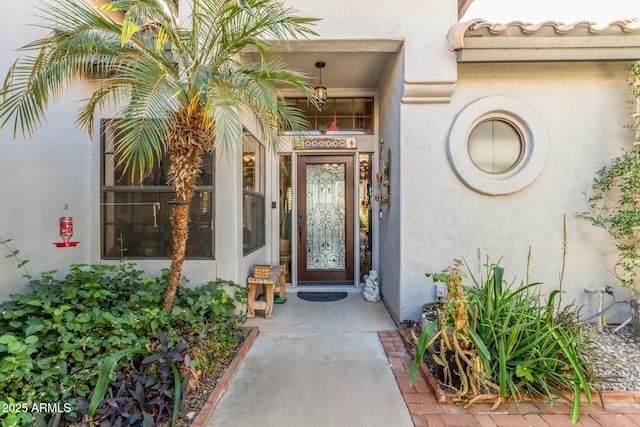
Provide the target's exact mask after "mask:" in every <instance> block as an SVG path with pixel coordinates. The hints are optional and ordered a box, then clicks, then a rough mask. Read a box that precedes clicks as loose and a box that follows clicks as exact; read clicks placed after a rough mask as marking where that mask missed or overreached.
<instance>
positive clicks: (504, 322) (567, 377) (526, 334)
mask: <svg viewBox="0 0 640 427" xmlns="http://www.w3.org/2000/svg"><path fill="white" fill-rule="evenodd" d="M503 274H504V269H503V268H502V267H499V266H497V265H488V266H487V273H486V278H485V279H477V278H475V277H473V276H472V278H473V280H474V286H470V287H467V289H466V294H467V297H468V299H469V307H470V311H469V316H470V317H472V318H473V319H474V320H473V323H474V324H475V332H476V334H477V335H478V336H479V337H480V338H481V340H482V342H483V343H484V345H485V347H486V348H487V350H488V352H489V354H490V357H489V358H488V359H487V360H484V361H483V362H484V365H485V368H486V369H487V373H488V375H489V376H490V377H491V378H493V379H495V381H496V383H497V384H498V386H499V394H500V396H511V397H512V398H513V399H515V400H516V401H517V400H518V398H519V397H520V395H521V394H522V393H526V394H529V395H543V396H546V397H547V398H548V399H549V402H550V403H552V402H553V399H554V398H555V397H560V398H565V397H564V394H563V393H562V392H563V391H564V392H566V391H569V392H571V393H573V395H574V396H573V399H572V401H573V405H574V406H573V412H572V414H571V420H572V422H575V421H576V420H577V418H578V414H579V409H580V394H581V392H584V394H585V396H586V397H587V400H588V402H589V403H591V393H590V387H591V385H592V384H591V382H590V371H591V369H590V367H591V364H590V359H589V352H590V348H591V345H590V343H591V336H590V335H589V334H587V333H586V332H585V331H584V330H583V328H582V325H581V324H579V323H578V312H577V311H575V310H573V307H572V306H568V307H566V308H565V309H564V310H562V311H560V312H559V313H556V306H555V304H554V299H555V297H556V296H557V295H558V291H553V292H552V293H551V295H550V296H549V299H548V301H547V303H544V301H543V298H542V297H541V295H540V294H539V292H538V291H536V287H537V286H538V285H539V284H538V283H522V284H521V285H520V286H519V287H513V286H512V285H510V284H507V283H506V282H505V281H504V280H503V279H502V277H503Z"/></svg>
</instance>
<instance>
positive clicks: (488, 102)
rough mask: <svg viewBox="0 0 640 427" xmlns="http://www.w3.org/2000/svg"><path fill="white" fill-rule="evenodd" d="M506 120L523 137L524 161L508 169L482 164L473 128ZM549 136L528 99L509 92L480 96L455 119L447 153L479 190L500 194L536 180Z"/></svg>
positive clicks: (461, 175) (463, 176)
mask: <svg viewBox="0 0 640 427" xmlns="http://www.w3.org/2000/svg"><path fill="white" fill-rule="evenodd" d="M495 119H498V120H503V121H506V122H508V123H509V124H511V125H512V126H513V127H514V128H515V129H516V130H517V131H518V132H519V133H520V135H521V137H522V144H523V148H522V155H521V159H520V161H519V162H518V163H517V164H516V165H514V167H512V168H511V169H509V170H508V171H505V172H504V173H499V174H496V173H489V172H485V171H483V170H482V169H480V168H478V167H477V166H476V165H475V164H474V163H473V161H472V160H471V157H470V155H469V150H468V140H469V135H470V134H471V131H472V130H473V129H475V127H476V126H477V125H478V124H480V123H482V122H484V121H487V120H495ZM548 146H549V137H548V134H547V130H546V126H545V124H544V121H543V120H542V118H541V117H540V115H539V114H538V113H537V112H536V111H535V110H534V109H533V108H531V107H530V106H529V105H527V104H526V103H525V102H523V101H521V100H519V99H516V98H512V97H508V96H490V97H486V98H480V99H478V100H476V101H474V102H472V103H471V104H469V105H467V106H465V107H464V108H463V109H462V110H461V111H460V112H459V113H458V115H457V116H456V118H455V119H454V121H453V123H452V125H451V128H450V130H449V135H448V137H447V155H448V158H449V163H450V164H451V167H452V169H453V170H454V172H455V173H456V175H457V176H458V178H459V179H460V180H461V181H462V182H463V183H464V184H465V185H466V186H467V187H469V188H471V189H472V190H474V191H477V192H478V193H482V194H487V195H492V196H498V195H506V194H511V193H515V192H517V191H520V190H522V189H524V188H525V187H527V186H529V185H530V184H532V183H533V182H534V181H535V180H536V179H537V178H538V176H540V174H541V173H542V170H543V169H544V166H545V164H546V160H547V154H548Z"/></svg>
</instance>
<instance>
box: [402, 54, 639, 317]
mask: <svg viewBox="0 0 640 427" xmlns="http://www.w3.org/2000/svg"><path fill="white" fill-rule="evenodd" d="M628 65H629V64H625V63H598V64H593V63H571V64H504V65H498V64H478V65H461V66H460V68H459V79H458V82H457V85H456V90H455V93H454V96H453V99H452V102H451V105H449V106H447V107H446V109H448V110H449V114H448V115H445V117H446V116H448V118H445V119H444V120H443V122H439V123H431V124H428V123H427V122H426V121H425V122H423V123H422V125H418V124H416V126H420V127H421V128H422V131H424V132H425V134H426V136H425V141H426V142H425V143H424V144H420V143H419V142H418V139H417V138H415V137H414V138H412V141H413V144H414V145H417V146H421V147H422V146H423V145H427V146H428V147H423V148H421V149H416V150H415V151H414V152H413V153H412V154H411V155H406V156H405V159H413V162H414V164H413V166H412V165H410V164H408V161H407V160H405V162H404V164H403V167H404V171H405V175H410V174H411V175H413V176H414V178H415V179H414V181H415V182H416V183H418V182H423V183H424V185H421V186H419V187H418V186H416V188H414V189H413V190H412V189H410V188H407V189H406V190H405V191H404V192H403V197H405V198H406V199H407V200H406V203H407V204H413V205H415V206H421V208H419V209H414V210H410V211H405V212H404V215H403V220H404V221H406V223H407V224H414V225H416V228H415V230H412V231H409V230H406V232H405V234H404V236H405V239H404V242H405V246H407V252H409V253H407V256H405V257H404V260H405V262H408V263H414V264H415V267H413V270H414V277H415V279H416V282H415V283H413V282H411V281H409V280H405V281H404V284H405V286H406V288H404V292H405V295H407V297H408V298H413V296H414V295H416V296H419V297H420V298H417V299H416V302H417V301H419V300H422V299H429V298H431V299H432V298H433V286H432V285H431V283H429V281H428V279H426V278H422V280H420V281H419V282H418V280H417V279H418V278H419V276H420V274H418V270H421V271H423V272H426V271H431V272H437V271H439V270H441V269H442V268H444V267H446V266H447V265H449V264H450V263H451V261H452V259H453V258H460V257H464V259H465V260H466V261H467V262H468V263H469V264H470V266H471V267H472V269H473V270H474V271H475V272H478V271H479V270H480V269H481V265H482V264H484V263H485V262H486V260H487V256H489V259H490V261H493V262H495V261H497V260H498V259H500V258H501V259H502V260H501V265H502V266H504V267H505V268H506V278H507V279H508V280H512V279H514V278H515V280H516V282H517V283H519V282H520V280H524V278H525V277H524V276H525V271H526V262H527V253H528V249H529V247H531V251H532V257H531V266H530V267H531V268H530V279H531V280H532V281H541V282H543V283H544V284H543V287H542V290H543V293H544V294H545V295H548V293H549V292H550V291H551V290H552V289H555V288H557V287H558V284H559V273H560V270H561V267H562V265H561V253H562V219H563V215H566V218H567V237H568V255H567V258H566V270H565V277H564V287H563V289H564V291H565V292H566V294H565V295H564V296H563V302H565V303H568V302H571V301H574V300H575V301H576V303H578V304H579V305H582V304H585V303H589V304H590V305H592V304H593V301H588V300H587V297H586V296H585V293H584V288H585V287H602V286H603V285H604V284H612V285H616V284H617V281H616V280H615V279H614V278H613V276H612V274H611V269H612V266H613V264H614V262H615V252H614V251H613V249H614V248H613V242H612V241H611V239H610V238H609V237H608V235H607V234H606V233H604V232H603V231H601V230H599V229H595V228H594V227H593V226H591V225H590V224H589V223H588V222H587V221H585V220H582V219H578V218H576V217H575V214H576V213H577V212H580V211H583V210H585V209H586V203H585V197H584V194H583V193H584V192H585V191H587V190H588V187H589V185H590V183H591V181H592V179H593V177H594V176H595V172H596V171H597V170H598V169H600V168H601V167H602V166H604V165H606V164H607V163H608V161H609V159H610V158H611V157H613V156H615V155H618V154H619V153H620V152H621V151H620V150H621V148H622V147H625V146H627V147H628V146H629V144H630V143H631V142H632V141H633V133H632V131H631V130H629V129H626V128H625V125H627V124H629V123H630V116H629V110H628V105H627V100H628V99H629V90H628V86H627V83H626V79H625V78H626V70H627V69H628ZM497 95H499V96H506V97H511V98H516V99H518V100H520V101H522V102H524V103H526V104H527V105H529V106H530V107H531V108H532V109H533V110H535V111H536V112H537V113H538V114H539V115H540V116H541V118H542V120H543V122H544V124H545V125H544V127H545V129H544V131H546V133H547V135H548V141H549V150H548V154H547V159H546V162H545V164H544V167H543V169H542V172H541V173H540V175H539V176H538V177H537V179H535V180H534V181H533V182H532V183H531V184H530V185H529V186H527V187H525V188H524V189H522V190H520V191H517V192H515V193H512V194H508V195H501V196H489V195H484V194H480V193H478V192H477V191H474V190H472V189H470V188H468V187H467V186H466V185H465V184H464V183H463V182H462V181H461V180H460V179H458V177H457V176H456V175H455V174H454V173H453V172H452V167H451V164H450V162H449V159H448V158H447V156H446V152H445V149H444V147H445V146H446V143H447V141H446V139H447V137H448V131H449V128H450V127H451V126H452V122H453V121H454V119H455V116H456V115H457V114H458V113H459V112H460V111H461V110H463V109H464V108H465V107H466V106H467V105H469V104H471V103H472V102H474V101H476V100H478V99H481V98H484V97H488V96H497ZM426 114H428V113H427V112H426V111H425V112H424V114H423V115H426ZM415 119H416V120H415V121H416V123H417V122H418V120H419V118H418V117H416V118H415ZM419 165H422V166H419ZM420 189H422V191H420ZM421 218H422V220H421ZM418 224H421V225H420V226H419V227H418V226H417V225H418ZM418 247H424V248H425V250H424V252H423V253H424V255H423V256H421V257H420V258H421V259H418V257H417V256H415V258H416V260H415V262H413V261H412V260H411V259H410V258H408V257H409V256H410V254H411V253H415V254H417V253H418V252H419V251H418V250H417V248H418ZM412 248H413V250H411V249H412ZM406 268H407V269H412V267H411V266H410V265H407V266H406ZM616 293H617V295H618V297H619V299H622V297H626V296H628V294H627V293H626V291H624V290H621V289H620V288H619V287H617V288H616ZM625 308H626V307H625V306H624V305H620V306H618V307H617V310H616V311H614V312H612V313H611V315H610V318H611V320H613V321H615V320H624V318H625V317H626V313H625ZM405 312H406V313H408V315H412V316H413V315H415V314H417V313H418V312H419V307H418V306H417V305H414V306H413V307H411V306H410V305H409V304H408V305H407V306H405ZM622 316H624V317H622Z"/></svg>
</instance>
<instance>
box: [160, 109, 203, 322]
mask: <svg viewBox="0 0 640 427" xmlns="http://www.w3.org/2000/svg"><path fill="white" fill-rule="evenodd" d="M167 139H168V141H167V143H168V146H169V160H170V166H169V173H168V178H169V181H170V182H171V183H172V184H173V187H174V188H175V191H176V197H175V201H174V206H173V214H172V216H171V225H172V227H173V232H172V237H173V251H172V255H171V270H170V272H169V278H168V280H167V289H166V291H165V297H164V304H163V305H162V306H163V308H164V309H165V310H166V311H167V313H169V312H170V311H171V307H172V306H173V300H174V298H175V296H176V292H177V290H178V286H179V285H180V279H181V278H182V265H183V264H184V259H185V254H186V251H187V240H188V238H189V221H190V218H189V211H190V207H191V199H193V195H194V193H195V189H196V181H197V179H198V177H199V176H200V172H201V168H202V155H203V154H204V152H205V151H206V150H207V149H209V148H210V144H211V143H210V141H211V133H210V131H209V128H208V126H207V123H206V122H205V121H203V120H202V114H201V111H199V109H197V108H196V109H195V110H189V108H184V109H181V110H179V111H177V112H176V113H175V115H174V117H173V123H172V126H171V129H170V131H169V135H168V137H167Z"/></svg>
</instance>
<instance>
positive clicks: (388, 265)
mask: <svg viewBox="0 0 640 427" xmlns="http://www.w3.org/2000/svg"><path fill="white" fill-rule="evenodd" d="M403 77H404V51H400V52H398V53H397V54H396V55H395V57H394V60H393V61H392V62H389V64H387V68H386V70H385V73H384V74H383V76H382V79H381V85H380V103H379V105H380V115H379V117H380V139H381V140H382V141H384V144H383V145H382V153H380V154H381V156H379V157H378V159H376V160H377V161H378V162H379V163H380V166H379V167H380V169H381V170H384V161H385V159H386V158H387V153H388V150H389V149H390V150H391V163H392V165H391V204H390V205H381V204H380V203H375V209H374V211H373V215H374V216H378V217H379V227H380V228H379V242H380V243H379V260H380V261H379V267H378V270H379V271H378V274H379V283H380V292H381V294H382V295H383V298H384V301H385V304H386V305H387V308H388V309H389V312H390V313H391V314H392V316H393V317H394V318H396V320H402V319H399V316H400V312H401V299H402V288H401V286H402V276H401V267H402V260H401V256H400V255H401V252H400V241H401V239H400V238H398V237H399V236H401V235H402V228H401V211H402V209H403V204H402V196H401V194H400V191H401V188H402V187H401V183H402V182H403V179H402V176H403V172H402V168H401V166H402V158H401V156H400V151H401V144H402V134H401V128H400V123H401V118H402V104H401V99H402V94H403ZM380 159H381V160H380Z"/></svg>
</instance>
